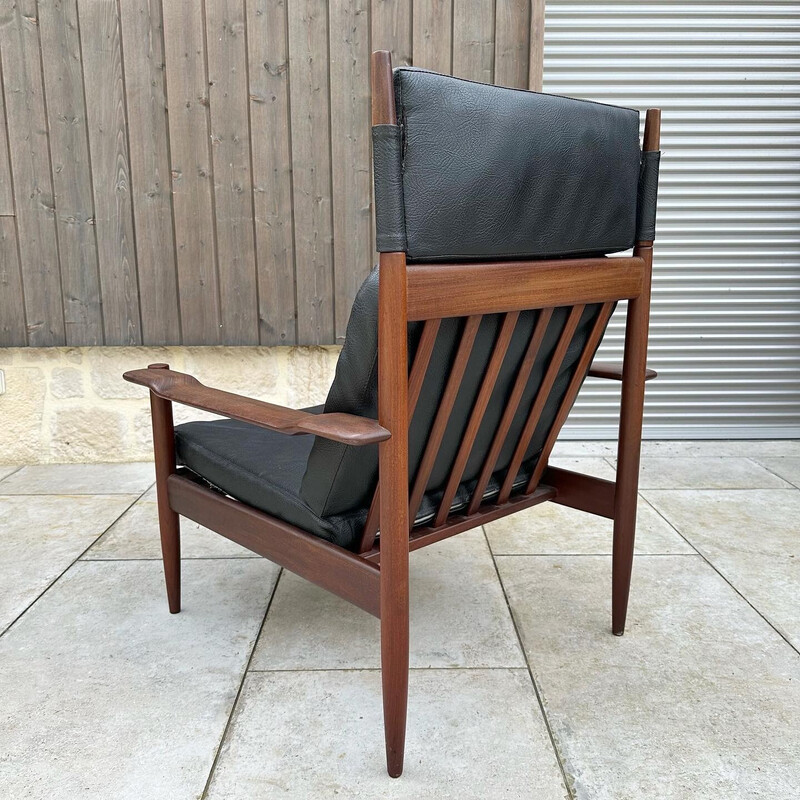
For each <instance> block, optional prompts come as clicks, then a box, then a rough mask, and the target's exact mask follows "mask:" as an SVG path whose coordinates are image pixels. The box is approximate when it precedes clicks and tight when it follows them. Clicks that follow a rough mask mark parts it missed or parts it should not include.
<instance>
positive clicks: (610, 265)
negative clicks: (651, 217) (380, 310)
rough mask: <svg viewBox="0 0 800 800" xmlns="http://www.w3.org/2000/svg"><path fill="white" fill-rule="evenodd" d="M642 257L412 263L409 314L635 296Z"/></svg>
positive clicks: (417, 317) (517, 308)
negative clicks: (448, 263)
mask: <svg viewBox="0 0 800 800" xmlns="http://www.w3.org/2000/svg"><path fill="white" fill-rule="evenodd" d="M642 270H643V262H642V260H641V259H640V258H585V259H563V260H559V261H538V262H537V261H528V262H524V261H514V262H488V263H468V264H453V265H448V267H447V269H446V270H443V269H441V265H438V266H437V265H433V264H409V266H408V318H409V320H420V319H431V318H433V317H464V316H469V315H470V314H479V313H480V314H497V313H501V312H504V311H522V310H524V309H526V308H540V307H544V306H559V305H571V304H573V303H605V302H607V301H610V300H621V299H623V298H626V297H636V296H637V295H638V294H639V292H641V289H642Z"/></svg>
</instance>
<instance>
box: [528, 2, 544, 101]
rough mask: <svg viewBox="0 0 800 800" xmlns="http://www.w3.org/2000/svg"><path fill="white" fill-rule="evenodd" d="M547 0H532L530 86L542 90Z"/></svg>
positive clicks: (529, 48)
mask: <svg viewBox="0 0 800 800" xmlns="http://www.w3.org/2000/svg"><path fill="white" fill-rule="evenodd" d="M544 12H545V0H531V29H530V37H529V39H528V43H529V47H528V88H529V89H533V91H535V92H541V91H542V73H543V67H544Z"/></svg>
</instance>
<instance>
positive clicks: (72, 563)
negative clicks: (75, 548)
mask: <svg viewBox="0 0 800 800" xmlns="http://www.w3.org/2000/svg"><path fill="white" fill-rule="evenodd" d="M149 488H150V487H149V486H148V487H147V489H145V490H144V492H142V493H141V494H140V495H138V496H136V497H134V499H133V500H131V502H130V503H129V504H128V505H127V506H125V508H124V509H122V511H120V513H119V514H118V515H117V516H116V517H114V519H113V520H112V521H111V522H110V523H109V524H108V526H107V527H106V528H104V529H103V530H102V531H101V532H100V533H98V534H97V536H95V537H94V539H92V541H91V542H90V543H89V544H88V545H87V546H86V547H85V548H84V549H83V550H81V552H80V553H78V555H77V556H75V558H74V559H73V560H72V561H70V563H69V564H67V566H66V567H65V568H64V569H63V570H61V572H59V573H58V575H56V577H55V578H53V580H52V581H50V583H48V584H47V586H45V587H44V589H42V591H41V592H39V594H37V595H36V597H34V598H33V600H31V602H30V603H28V605H27V606H25V608H23V609H22V611H20V613H19V614H17V616H16V617H14V619H13V620H11V622H10V623H9V625H8V627H7V628H6V629H5V630H4V631H2V632H0V638H2V637H3V636H5V635H6V634H7V633H8V632H9V631H10V630H11V629H12V628H13V627H14V626H15V625H16V624H17V623H18V622H19V621H20V620H21V619H22V617H24V616H25V614H27V613H28V612H29V611H30V610H31V608H33V606H34V605H35V604H36V603H38V602H39V600H41V599H42V597H44V596H45V595H46V594H47V593H48V592H49V591H50V589H52V588H53V586H55V585H56V583H58V582H59V581H60V580H61V579H62V578H63V577H64V575H65V574H66V573H67V572H68V571H69V570H71V569H72V568H73V567H74V566H75V565H76V564H77V563H78V562H79V561H80V560H81V558H82V557H83V556H84V555H86V553H88V552H89V550H91V549H92V548H93V547H94V546H95V545H96V544H97V542H98V541H100V539H101V538H102V537H103V536H105V535H106V534H107V533H108V532H109V531H110V530H111V528H113V527H114V525H116V524H117V522H119V520H120V519H122V517H124V516H125V514H127V513H128V512H129V511H130V510H131V509H132V508H133V507H134V506H135V505H136V503H138V502H139V501H140V500H141V499H142V497H144V495H145V493H146V492H147V491H148V489H149ZM4 496H6V497H13V496H14V495H4ZM42 496H43V497H45V496H47V495H42ZM50 496H51V497H52V496H53V495H50ZM66 496H67V497H70V496H72V495H66ZM85 496H86V497H102V496H103V495H85ZM105 496H106V497H112V496H114V495H105ZM116 496H117V497H119V496H120V495H116Z"/></svg>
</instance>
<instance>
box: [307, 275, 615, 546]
mask: <svg viewBox="0 0 800 800" xmlns="http://www.w3.org/2000/svg"><path fill="white" fill-rule="evenodd" d="M599 310H600V306H599V305H593V306H589V307H587V309H586V311H585V312H584V314H583V317H582V318H581V321H580V324H579V326H578V329H577V331H576V333H575V336H574V337H573V340H572V342H571V344H570V346H569V350H568V352H567V356H566V357H565V359H564V363H563V365H562V368H561V371H560V372H559V376H558V378H557V380H556V383H555V386H554V387H553V391H552V392H551V394H550V397H549V399H548V401H547V404H546V406H545V410H544V412H543V414H542V417H541V419H540V422H539V425H538V426H537V429H536V433H535V434H534V437H533V439H532V441H531V444H530V446H529V448H528V451H527V455H526V462H525V464H524V467H523V469H524V471H525V472H526V473H527V471H528V470H529V469H530V468H531V464H532V463H535V457H536V455H538V453H539V452H540V451H541V448H542V445H543V444H544V438H545V436H546V435H547V432H548V431H549V429H550V426H551V425H552V422H553V419H554V417H555V414H556V411H557V409H558V406H559V404H560V402H561V399H562V398H563V396H564V392H565V391H566V388H567V384H568V382H569V379H570V378H571V376H572V372H573V370H574V367H575V364H576V362H577V360H578V357H579V355H580V352H581V350H582V348H583V345H584V343H585V342H586V339H587V337H588V334H589V331H590V330H591V327H592V325H593V323H594V321H595V319H596V318H597V314H598V313H599ZM567 313H568V310H567V309H557V310H556V311H555V312H554V314H553V318H552V320H551V322H550V325H549V326H548V329H547V333H546V336H545V340H544V342H543V344H542V347H541V350H540V353H539V357H538V359H537V361H536V363H535V365H534V368H533V370H532V371H531V375H530V379H529V381H528V384H527V388H526V390H525V393H524V395H523V398H522V401H521V402H520V406H519V410H518V413H517V415H516V417H515V419H514V422H513V424H512V426H511V431H510V435H509V437H508V439H507V442H506V445H505V447H504V448H503V450H502V451H501V454H500V457H499V459H498V462H497V470H498V472H499V473H500V475H501V477H502V476H503V475H504V470H505V469H506V467H507V466H508V464H509V462H510V460H511V456H512V454H513V449H514V447H515V445H516V440H517V438H518V435H519V432H520V431H521V430H522V426H523V425H524V423H525V419H526V417H527V413H528V411H529V409H530V406H531V404H532V403H533V400H534V398H535V395H536V391H537V389H538V386H539V384H540V383H541V380H542V377H543V374H544V370H545V369H546V367H547V364H548V363H549V360H550V356H551V355H552V352H553V349H554V348H555V345H556V342H557V340H558V336H559V334H560V333H561V329H562V327H563V325H564V322H565V321H566V317H567ZM537 314H538V312H535V311H529V312H524V313H523V314H521V315H520V319H519V322H518V323H517V327H516V329H515V331H514V335H513V337H512V340H511V344H510V345H509V348H508V354H507V357H506V360H505V362H504V364H503V367H502V369H501V371H500V375H499V376H498V379H497V384H496V386H495V391H494V393H493V395H492V398H491V400H490V402H489V408H488V410H487V412H486V414H485V416H484V419H483V422H482V424H481V427H480V429H479V432H478V436H477V438H476V440H475V445H474V447H473V450H472V454H471V456H470V458H469V460H468V462H467V467H466V469H465V471H464V477H463V484H464V489H463V491H462V492H460V493H459V494H458V495H457V497H456V501H455V502H456V504H459V503H461V504H463V503H464V502H465V501H466V499H467V497H468V492H467V489H468V488H469V487H470V486H471V485H474V481H475V479H476V478H477V475H478V473H479V471H480V468H481V466H482V465H483V459H484V457H485V455H486V452H487V450H488V448H489V445H490V444H491V440H492V437H493V435H494V431H495V430H496V428H497V425H498V423H499V421H500V416H501V414H502V412H503V408H504V405H505V403H504V399H505V398H506V397H507V396H508V394H509V392H510V391H511V387H512V386H513V382H514V380H515V378H516V375H517V369H518V366H519V364H520V362H521V360H522V357H523V354H524V351H525V348H526V346H527V343H528V340H529V339H530V335H531V332H532V330H533V325H534V323H535V321H536V317H537ZM500 322H501V315H488V316H485V317H484V319H483V322H482V323H481V325H480V327H479V329H478V334H477V336H476V339H475V344H474V346H473V350H472V355H471V357H470V359H469V362H468V365H467V369H466V374H465V377H464V381H463V383H462V386H461V389H460V390H459V392H458V395H457V398H456V401H455V404H454V406H453V411H452V413H451V416H450V422H449V424H448V426H447V429H446V432H445V437H444V441H443V442H442V446H441V448H440V450H439V455H438V457H437V459H436V463H435V465H434V468H433V472H432V474H431V478H430V482H429V485H428V497H427V498H426V502H425V503H424V504H423V508H422V509H421V511H420V514H419V515H418V517H417V522H418V523H419V522H420V521H421V520H422V519H423V518H424V517H426V516H427V517H428V518H429V517H430V515H431V513H432V512H433V509H435V508H436V503H435V501H436V499H437V498H438V497H439V496H440V495H441V492H442V491H443V488H444V484H445V482H446V480H447V477H448V475H449V470H450V465H451V464H452V461H453V459H454V457H455V454H456V451H457V449H458V446H459V444H460V442H461V439H462V434H463V432H464V430H465V428H466V425H467V421H468V418H469V414H470V411H471V410H472V406H473V403H474V400H475V398H476V396H477V393H478V390H479V388H480V384H481V380H482V378H483V375H484V372H485V370H486V366H487V364H488V361H489V358H490V356H491V352H492V348H493V346H494V341H495V338H496V336H497V333H498V332H499V326H500ZM462 328H463V320H457V319H447V320H443V321H442V323H441V328H440V331H439V335H438V337H437V340H436V345H435V347H434V351H433V355H432V356H431V361H430V365H429V367H428V372H427V375H426V378H425V381H424V383H423V386H422V390H421V392H420V397H419V400H418V402H417V409H416V412H415V414H414V418H413V420H412V423H411V428H410V431H409V468H410V471H411V472H412V474H413V473H415V472H416V468H417V466H418V465H419V462H420V460H421V458H422V454H423V450H424V447H425V443H426V441H427V437H428V432H429V431H430V428H431V425H432V424H433V418H434V415H435V412H436V409H437V408H438V405H439V399H440V398H441V395H442V393H443V391H444V386H445V383H446V381H447V377H448V375H449V370H450V366H451V364H452V360H453V356H454V353H455V349H456V347H457V346H458V341H459V339H460V334H461V330H462ZM421 331H422V324H421V323H417V324H411V325H409V337H408V338H409V359H410V360H413V356H414V353H415V351H416V347H417V344H418V342H419V336H420V334H421ZM377 339H378V270H377V269H376V270H374V271H373V272H372V273H371V274H370V276H369V277H368V278H367V280H366V281H365V282H364V284H363V286H362V287H361V289H360V290H359V292H358V295H357V297H356V300H355V303H354V304H353V311H352V313H351V315H350V322H349V324H348V326H347V336H346V338H345V344H344V347H343V349H342V353H341V355H340V356H339V362H338V364H337V365H336V377H335V378H334V381H333V385H332V386H331V390H330V392H329V394H328V398H327V400H326V402H325V411H326V412H336V411H346V412H349V413H352V414H358V415H360V416H366V417H371V418H373V419H377V416H378V389H377V357H378V349H377ZM377 474H378V448H377V446H371V447H350V446H347V445H343V444H339V443H338V442H332V441H329V440H324V439H319V438H318V439H317V440H316V441H315V443H314V446H313V447H312V448H311V452H310V454H309V458H308V466H307V468H306V473H305V476H304V477H303V483H302V486H301V490H300V493H301V496H302V498H303V500H304V501H305V502H306V503H307V504H308V506H309V508H311V509H312V510H313V512H314V513H315V514H316V515H318V516H319V517H320V518H324V519H329V518H333V519H335V520H336V524H337V525H338V526H339V531H340V538H337V540H336V541H337V543H338V544H341V545H343V546H345V547H352V546H354V545H355V543H356V539H357V537H358V535H359V533H360V525H359V526H358V527H354V528H352V529H351V528H349V527H346V526H349V524H350V523H351V522H358V520H357V519H356V518H355V517H354V516H353V512H354V509H364V513H366V509H367V508H368V506H369V503H370V501H371V499H372V494H373V492H374V490H375V484H376V481H377ZM493 486H494V491H497V486H496V485H495V484H493ZM364 518H365V516H364V517H363V518H361V520H360V523H361V524H363V519H364Z"/></svg>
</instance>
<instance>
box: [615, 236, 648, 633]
mask: <svg viewBox="0 0 800 800" xmlns="http://www.w3.org/2000/svg"><path fill="white" fill-rule="evenodd" d="M634 254H635V255H639V256H641V257H642V259H643V260H644V262H645V274H644V281H643V287H642V294H641V295H639V297H636V298H634V299H632V300H629V301H628V317H627V322H626V327H625V359H624V364H623V372H622V402H621V407H620V421H619V445H618V450H617V483H616V491H615V493H614V545H613V559H612V578H611V582H612V598H611V617H612V619H611V629H612V631H613V633H614V634H615V635H616V636H622V634H623V633H624V632H625V618H626V616H627V613H628V595H629V593H630V587H631V570H632V567H633V545H634V540H635V536H636V509H637V497H638V492H639V461H640V452H641V446H642V415H643V412H644V385H645V376H646V371H647V331H648V324H649V319H650V278H651V272H652V262H653V248H652V246H644V247H637V248H636V250H635V252H634Z"/></svg>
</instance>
